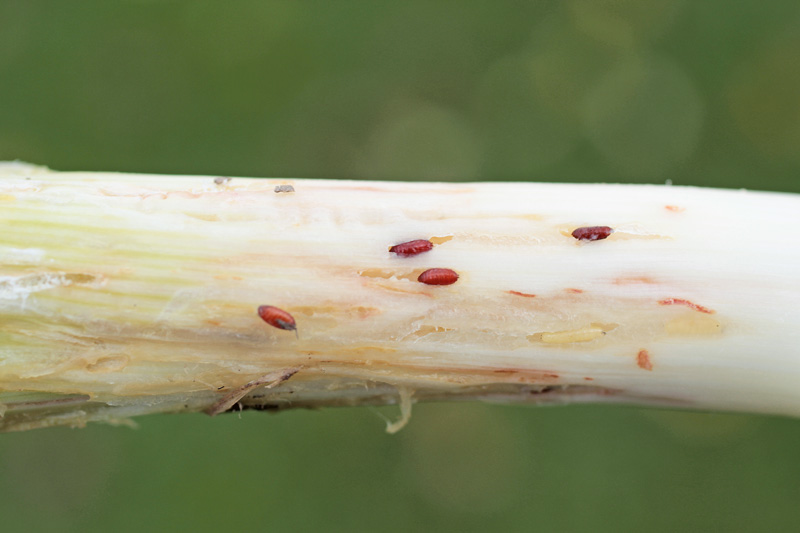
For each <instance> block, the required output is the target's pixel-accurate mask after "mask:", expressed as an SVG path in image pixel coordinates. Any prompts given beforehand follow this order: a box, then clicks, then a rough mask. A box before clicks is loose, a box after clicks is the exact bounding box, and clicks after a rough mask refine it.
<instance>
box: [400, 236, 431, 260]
mask: <svg viewBox="0 0 800 533" xmlns="http://www.w3.org/2000/svg"><path fill="white" fill-rule="evenodd" d="M432 249H433V243H432V242H431V241H429V240H427V239H417V240H415V241H408V242H401V243H400V244H395V245H394V246H392V247H391V248H389V251H390V252H392V253H395V254H397V255H399V256H401V257H411V256H412V255H417V254H421V253H423V252H427V251H429V250H432Z"/></svg>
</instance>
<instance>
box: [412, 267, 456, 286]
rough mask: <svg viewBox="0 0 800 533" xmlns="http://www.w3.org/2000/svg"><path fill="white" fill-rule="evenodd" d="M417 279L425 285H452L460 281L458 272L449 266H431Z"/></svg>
mask: <svg viewBox="0 0 800 533" xmlns="http://www.w3.org/2000/svg"><path fill="white" fill-rule="evenodd" d="M417 281H419V282H420V283H424V284H425V285H452V284H453V283H455V282H456V281H458V274H456V271H455V270H450V269H449V268H429V269H428V270H426V271H425V272H423V273H422V274H420V275H419V277H418V278H417Z"/></svg>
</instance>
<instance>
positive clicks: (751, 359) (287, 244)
mask: <svg viewBox="0 0 800 533" xmlns="http://www.w3.org/2000/svg"><path fill="white" fill-rule="evenodd" d="M285 186H291V188H292V191H293V192H291V193H290V194H287V193H286V192H285V191H287V190H289V189H288V187H285ZM798 226H800V199H798V196H796V195H789V194H775V193H757V192H744V191H727V190H708V189H699V188H690V187H667V186H643V185H560V184H537V183H458V184H438V183H383V182H366V181H358V182H357V181H323V180H278V179H245V178H232V179H220V178H216V179H215V178H214V177H189V176H148V175H125V174H110V173H58V172H50V171H47V170H44V169H40V168H37V167H30V166H20V165H7V166H0V227H1V228H2V232H0V414H2V416H3V418H1V419H0V428H2V429H5V430H13V429H27V428H29V427H40V426H47V425H59V424H68V425H81V424H83V423H85V422H86V421H88V420H104V421H122V420H125V419H127V418H128V417H130V416H135V415H140V414H147V413H152V412H174V411H206V412H209V410H212V411H213V409H214V406H215V405H216V406H219V405H227V404H226V403H225V402H226V401H230V400H231V399H232V398H233V396H232V395H236V394H238V392H236V391H244V393H243V395H242V396H241V397H240V398H237V399H236V401H233V402H232V403H231V405H232V406H233V407H232V408H239V407H242V408H263V409H279V408H287V407H316V406H328V405H331V406H332V405H363V404H383V403H396V402H398V400H399V393H398V391H399V390H406V391H411V394H412V395H413V399H414V401H421V400H427V399H436V400H440V399H479V400H491V401H507V402H512V401H513V402H531V403H538V402H547V403H553V402H555V403H568V402H573V401H611V402H627V403H639V404H647V405H663V406H673V407H685V408H699V409H721V410H736V411H750V412H760V413H773V414H784V415H791V416H797V415H800V278H799V277H798V275H797V274H798V272H800V242H799V241H800V238H798V233H797V232H796V231H794V229H795V228H797V227H798ZM597 227H606V228H610V230H611V231H605V230H604V232H603V235H602V238H598V239H596V240H588V239H580V238H577V237H575V236H574V235H584V234H591V235H595V234H596V233H597V232H596V231H595V233H592V231H594V230H592V228H597ZM581 228H588V230H587V229H583V230H581ZM578 230H580V231H578ZM415 241H428V243H429V244H430V245H428V244H425V246H421V245H418V244H415V248H414V253H413V254H412V253H408V254H399V253H392V252H390V251H389V250H390V248H392V247H393V246H396V245H401V244H408V243H411V242H415ZM395 250H397V248H396V249H395ZM418 250H419V251H418ZM432 269H436V270H433V272H434V273H435V275H430V274H427V275H425V276H423V275H422V274H423V273H425V272H428V271H431V270H432ZM421 279H422V281H420V280H421ZM263 306H269V307H263ZM259 309H261V315H263V316H259ZM265 309H268V310H269V313H266V311H264V310H265ZM642 354H646V356H647V357H646V358H643V356H642ZM289 370H294V372H292V375H291V377H290V378H289V379H285V380H282V381H281V382H280V383H266V382H264V383H260V382H259V380H262V379H263V378H264V376H269V375H272V374H274V373H276V372H284V371H289ZM253 383H255V384H256V385H253V386H251V387H250V388H247V385H248V384H253ZM226 408H227V407H226Z"/></svg>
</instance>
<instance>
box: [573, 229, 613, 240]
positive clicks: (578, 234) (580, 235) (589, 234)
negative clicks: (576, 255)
mask: <svg viewBox="0 0 800 533" xmlns="http://www.w3.org/2000/svg"><path fill="white" fill-rule="evenodd" d="M612 233H614V230H613V229H612V228H609V227H608V226H587V227H585V228H578V229H576V230H575V231H573V232H572V236H573V237H575V238H576V239H578V240H579V241H600V240H603V239H606V238H608V236H609V235H611V234H612Z"/></svg>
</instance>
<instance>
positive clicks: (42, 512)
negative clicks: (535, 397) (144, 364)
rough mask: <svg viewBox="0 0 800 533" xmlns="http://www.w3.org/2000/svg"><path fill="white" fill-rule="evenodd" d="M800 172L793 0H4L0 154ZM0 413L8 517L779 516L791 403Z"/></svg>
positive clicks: (764, 180) (759, 181) (785, 517)
mask: <svg viewBox="0 0 800 533" xmlns="http://www.w3.org/2000/svg"><path fill="white" fill-rule="evenodd" d="M4 159H22V160H25V161H29V162H32V163H38V164H44V165H48V166H50V167H52V168H54V169H59V170H119V171H135V172H158V173H180V174H218V175H240V176H274V177H277V176H291V177H316V178H365V179H366V178H380V179H408V180H476V179H480V180H532V181H587V182H592V181H613V182H632V183H664V182H665V181H667V180H671V181H672V183H674V184H679V185H684V184H687V185H703V186H713V187H730V188H738V187H748V188H757V189H765V190H777V191H791V192H800V181H799V180H798V176H800V173H798V171H799V170H800V3H799V2H797V1H796V0H786V1H772V2H761V1H755V0H749V1H744V0H742V1H735V2H732V1H713V0H696V1H688V0H687V1H672V0H641V1H634V0H563V1H531V2H510V1H509V2H501V1H468V0H462V1H436V2H432V1H408V0H407V1H395V2H389V1H379V0H370V1H344V0H339V1H334V0H328V1H316V2H313V1H240V0H229V1H224V2H223V1H219V0H217V1H212V0H197V1H191V2H189V1H177V0H176V1H169V0H161V1H157V0H152V1H147V0H138V1H133V0H131V1H109V0H103V1H100V0H97V1H70V2H65V1H42V0H15V1H7V0H0V160H4ZM382 415H385V416H390V417H394V416H396V413H395V412H394V411H392V410H391V408H386V409H381V410H374V409H328V410H322V411H314V412H310V411H301V412H286V413H281V414H279V415H268V414H264V413H244V414H242V415H241V416H238V415H235V414H234V415H226V416H222V417H218V418H216V419H213V420H212V419H209V418H207V417H204V416H201V415H184V416H152V417H149V418H143V419H141V420H140V421H139V423H140V428H139V429H138V430H131V429H128V428H115V427H106V426H91V427H88V428H86V429H83V430H69V429H63V428H60V429H49V430H38V431H34V432H31V433H26V434H7V435H0V496H1V497H0V524H2V528H3V530H4V531H25V530H28V531H111V530H114V531H142V530H189V529H191V530H194V531H206V530H208V531H220V530H222V531H225V530H240V529H247V530H276V531H310V530H325V531H375V530H385V531H410V530H438V531H486V530H517V531H521V530H547V531H600V530H602V531H675V530H677V529H679V528H680V529H682V530H688V531H709V530H714V531H756V530H759V531H767V530H769V531H796V530H798V527H800V526H799V525H798V524H800V445H799V443H800V422H799V421H796V420H789V419H780V418H770V417H756V416H743V415H725V414H697V413H679V412H670V411H658V410H645V409H634V408H624V407H588V406H584V407H569V408H541V409H533V408H520V407H498V406H486V405H478V404H453V405H447V404H442V405H418V406H416V407H415V409H414V415H413V417H412V419H411V422H410V424H409V426H408V427H407V428H406V429H404V430H403V431H402V432H401V433H400V434H399V435H396V436H387V435H385V434H384V433H383V427H384V422H383V420H382V418H381V416H382Z"/></svg>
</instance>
